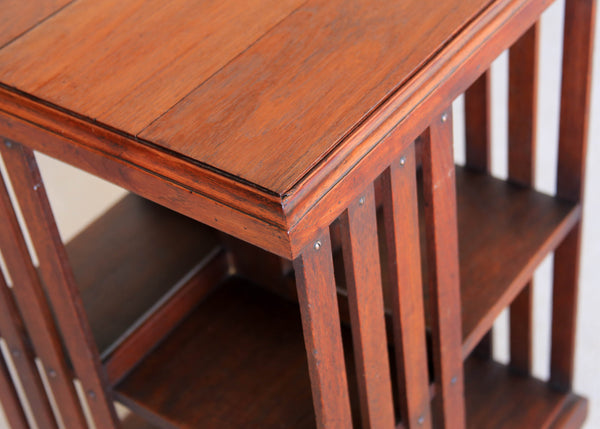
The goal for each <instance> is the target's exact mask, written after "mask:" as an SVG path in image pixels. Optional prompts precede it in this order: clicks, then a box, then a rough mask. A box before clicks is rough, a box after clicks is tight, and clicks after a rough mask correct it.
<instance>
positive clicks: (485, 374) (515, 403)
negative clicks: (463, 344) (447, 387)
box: [465, 358, 587, 429]
mask: <svg viewBox="0 0 600 429" xmlns="http://www.w3.org/2000/svg"><path fill="white" fill-rule="evenodd" d="M491 386H493V388H490V387H491ZM465 403H466V407H467V427H468V428H471V429H481V428H496V429H511V428H563V429H567V428H569V429H571V428H579V427H581V425H580V424H579V425H577V424H571V423H576V422H578V423H581V421H582V420H581V417H582V416H585V414H586V411H587V401H586V400H585V399H583V398H581V397H579V396H577V395H575V394H573V393H567V394H562V393H560V392H557V391H555V390H553V389H552V388H550V386H549V385H548V384H547V383H544V382H542V381H539V380H537V379H534V378H531V377H523V376H520V375H516V374H515V373H514V372H513V371H512V370H511V369H510V368H509V367H505V366H503V365H501V364H499V363H497V362H493V361H490V360H481V359H477V358H470V359H468V360H467V362H466V363H465ZM573 413H575V414H576V416H573ZM577 417H579V419H577ZM578 420H579V421H578Z"/></svg>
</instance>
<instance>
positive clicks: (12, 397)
mask: <svg viewBox="0 0 600 429" xmlns="http://www.w3.org/2000/svg"><path fill="white" fill-rule="evenodd" d="M0 403H1V404H2V405H1V406H2V411H4V416H5V417H6V420H7V421H8V424H9V425H10V427H11V429H29V424H28V423H27V417H25V412H24V411H23V407H22V406H21V401H20V400H19V395H18V394H17V390H16V389H15V386H14V384H13V382H12V379H11V377H10V372H9V370H8V367H7V366H6V362H5V361H4V356H2V354H1V353H0Z"/></svg>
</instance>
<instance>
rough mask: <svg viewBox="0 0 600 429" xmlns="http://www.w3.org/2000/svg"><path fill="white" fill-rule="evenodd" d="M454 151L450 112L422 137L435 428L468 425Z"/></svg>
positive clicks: (434, 123)
mask: <svg viewBox="0 0 600 429" xmlns="http://www.w3.org/2000/svg"><path fill="white" fill-rule="evenodd" d="M454 174H455V173H454V160H453V152H452V110H451V109H449V108H448V109H446V110H445V111H444V113H442V115H441V116H440V117H439V118H438V119H437V120H436V121H434V122H433V123H432V124H431V125H430V127H429V128H428V129H427V131H426V132H425V134H424V138H423V199H424V201H425V210H424V212H425V224H426V226H425V230H426V234H427V245H426V248H427V260H428V270H429V275H428V280H429V309H430V312H431V329H432V342H433V351H432V354H433V363H434V381H435V386H436V398H435V402H434V406H435V408H434V412H435V413H436V415H435V418H436V419H437V421H436V424H439V425H440V427H443V428H453V429H460V428H464V427H465V405H464V398H463V389H464V384H463V383H464V380H463V371H462V354H461V344H462V338H461V334H460V333H461V332H462V331H461V316H460V311H461V305H460V277H459V265H458V237H457V235H458V233H457V227H458V226H457V221H456V184H455V179H454Z"/></svg>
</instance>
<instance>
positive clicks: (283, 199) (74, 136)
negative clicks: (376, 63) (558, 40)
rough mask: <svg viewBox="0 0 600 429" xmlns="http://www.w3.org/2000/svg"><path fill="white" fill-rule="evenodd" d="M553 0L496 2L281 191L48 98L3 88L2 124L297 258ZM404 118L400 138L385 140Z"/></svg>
mask: <svg viewBox="0 0 600 429" xmlns="http://www.w3.org/2000/svg"><path fill="white" fill-rule="evenodd" d="M550 3H551V0H497V1H495V2H493V3H491V4H490V5H489V7H487V8H486V9H485V10H484V11H483V12H482V13H480V14H479V15H478V16H477V17H476V18H475V19H473V20H472V21H471V22H470V23H469V24H468V25H467V27H466V28H465V29H464V30H463V31H462V32H461V34H460V36H457V37H455V38H454V39H453V40H451V41H449V42H448V43H447V44H446V45H445V46H444V48H443V49H442V51H440V53H439V55H438V56H434V58H432V59H430V61H428V62H427V63H426V64H424V66H423V67H422V68H421V69H419V70H418V71H417V72H416V73H415V74H414V76H412V77H411V79H410V81H409V82H407V83H406V84H405V85H403V86H402V87H401V88H400V89H399V90H398V91H396V92H395V93H393V94H390V95H389V97H388V98H387V99H386V101H385V102H384V103H383V104H382V105H381V106H380V107H379V109H378V110H377V111H375V112H373V114H371V115H370V116H369V117H368V118H366V119H365V120H364V122H363V123H361V125H360V126H359V127H358V128H356V129H355V130H353V131H352V133H351V134H350V135H349V136H348V137H347V138H346V139H344V141H343V142H342V143H341V144H339V145H337V146H336V147H335V149H333V150H332V151H331V153H329V154H328V156H327V157H326V158H325V159H323V160H322V161H321V162H320V163H319V165H318V166H316V167H315V168H313V169H312V170H311V171H310V173H309V174H308V175H306V176H305V177H303V178H302V180H301V181H300V182H298V183H297V184H295V185H294V187H293V188H292V189H291V190H290V191H289V192H286V193H285V194H284V195H281V196H277V195H273V193H272V192H270V191H269V190H265V189H262V188H261V189H259V188H257V187H256V186H253V185H252V184H251V183H245V182H244V183H243V182H240V181H239V178H236V177H233V176H230V175H228V174H226V173H224V172H220V171H217V170H213V169H211V168H210V167H208V168H204V167H203V166H200V165H197V164H194V163H193V162H190V160H188V159H185V158H181V157H180V156H178V155H177V154H175V153H172V152H169V151H165V150H164V149H161V148H160V147H158V146H153V145H148V144H147V143H146V142H144V141H139V140H138V141H133V140H131V139H130V138H128V137H127V136H125V135H123V134H121V133H118V132H115V131H112V130H109V129H105V128H102V127H101V126H99V125H98V124H97V123H91V122H90V121H89V120H87V119H86V118H84V117H74V116H72V115H69V114H68V113H67V112H62V111H59V110H56V109H54V108H52V107H51V106H46V105H40V104H39V103H37V102H36V101H35V100H30V99H28V97H27V96H25V95H19V94H16V93H14V92H12V91H10V90H8V89H7V88H6V87H4V86H3V87H2V88H0V110H2V112H0V132H1V133H2V134H3V135H4V136H5V137H8V138H11V139H14V141H26V142H27V144H28V145H30V146H31V147H33V148H35V149H36V150H40V151H42V152H44V153H47V154H50V155H51V156H54V157H57V158H59V159H61V160H64V161H65V162H68V163H71V164H74V165H77V166H79V167H80V168H82V169H84V170H86V171H90V172H92V173H93V174H96V175H99V176H100V177H103V178H105V179H107V180H109V181H113V182H116V183H118V184H119V185H120V186H124V187H126V188H127V189H129V190H131V191H133V192H135V193H137V194H139V195H142V196H144V197H146V198H149V199H151V200H153V201H156V202H160V203H161V204H164V205H166V206H168V207H171V208H173V209H176V210H177V211H179V212H182V213H185V214H186V215H188V216H190V217H193V218H195V219H197V220H199V221H201V222H203V223H206V224H209V225H211V226H213V227H216V228H218V229H221V230H223V231H226V232H228V233H230V234H233V235H235V236H237V237H240V238H243V239H244V240H247V241H249V242H251V243H253V244H255V245H258V246H260V247H262V248H263V249H268V250H269V251H271V252H274V253H277V254H278V255H281V256H284V257H287V258H295V257H296V256H297V255H298V254H299V252H300V251H301V250H302V249H303V248H304V247H305V246H306V245H307V241H306V240H310V237H309V236H308V232H307V231H308V230H309V226H315V225H318V226H319V228H325V227H326V226H327V225H329V223H330V222H331V221H333V220H334V219H335V218H336V217H337V216H339V214H341V212H342V211H343V208H344V207H345V206H346V205H347V202H348V198H350V199H351V198H353V195H352V192H349V191H348V189H347V188H348V186H350V185H351V182H353V181H354V180H356V176H357V175H360V174H363V173H368V174H367V175H368V176H369V178H373V179H374V178H375V177H376V176H377V175H378V174H380V173H381V171H383V170H384V169H385V167H386V163H388V162H389V161H388V160H389V159H393V158H395V157H396V156H397V155H398V154H399V153H400V152H401V151H402V150H404V148H405V147H406V145H408V144H409V143H410V142H411V141H412V140H413V139H414V138H416V137H417V135H418V134H419V133H420V132H422V130H423V129H424V128H425V127H426V126H427V124H428V123H429V122H430V121H431V120H432V119H431V115H436V114H437V113H438V112H436V110H437V109H438V107H437V106H438V104H439V102H440V100H441V99H444V100H446V102H447V103H449V102H450V101H451V100H452V99H453V98H454V97H456V96H458V95H459V94H460V93H462V92H463V91H465V90H466V88H467V87H468V85H469V83H470V82H472V80H474V79H475V78H476V77H477V76H478V75H479V74H480V73H481V72H480V68H481V67H482V65H483V66H486V67H487V66H488V65H489V64H490V63H491V61H492V60H493V59H494V58H495V57H496V56H497V55H498V54H499V53H500V52H502V50H504V49H506V48H507V47H508V46H509V45H510V44H511V43H512V42H514V41H515V40H516V38H517V37H518V34H520V33H521V32H523V31H525V30H526V28H528V27H529V26H530V25H531V24H532V23H533V22H534V21H535V20H536V19H537V16H538V14H539V13H541V11H542V10H543V9H544V8H545V7H547V6H548V5H549V4H550ZM398 124H401V126H398ZM396 126H398V133H396V135H397V136H399V137H397V138H394V139H388V138H386V137H387V136H389V133H390V131H391V130H392V129H394V127H396ZM382 139H383V140H384V141H382ZM392 141H393V143H392ZM384 142H385V144H383V143H384ZM247 149H248V148H244V150H247ZM346 179H348V180H346ZM364 179H365V178H361V180H364ZM366 180H369V179H366ZM317 202H321V203H320V204H317ZM329 204H331V206H329ZM323 206H328V207H327V210H325V211H324V210H323V209H322V208H323Z"/></svg>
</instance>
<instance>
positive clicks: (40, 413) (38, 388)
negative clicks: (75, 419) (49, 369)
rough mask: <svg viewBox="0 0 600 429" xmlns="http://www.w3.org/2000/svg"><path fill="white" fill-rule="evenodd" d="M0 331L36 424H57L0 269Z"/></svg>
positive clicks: (45, 425) (48, 425)
mask: <svg viewBox="0 0 600 429" xmlns="http://www.w3.org/2000/svg"><path fill="white" fill-rule="evenodd" d="M0 335H1V336H2V338H3V339H4V341H5V342H6V346H7V348H8V350H9V351H10V354H11V358H12V362H13V365H14V367H15V369H16V371H17V374H18V377H19V380H20V381H21V385H22V386H23V391H24V393H25V396H26V397H27V401H28V402H29V405H30V407H31V412H32V414H33V417H34V419H35V421H36V423H37V425H38V426H39V427H42V428H48V429H53V428H57V425H56V420H55V419H54V413H53V412H52V408H51V407H50V402H49V401H48V396H47V395H46V391H45V389H44V385H43V383H42V379H41V378H40V373H39V371H38V369H37V367H36V365H35V354H34V351H33V349H32V347H31V344H30V340H29V335H28V334H27V331H26V330H25V327H24V326H23V321H22V320H21V315H20V314H19V310H18V309H17V306H16V304H15V302H14V298H13V295H12V292H11V291H10V289H9V288H8V286H7V285H6V283H5V281H4V276H3V275H2V273H0ZM7 406H8V404H7Z"/></svg>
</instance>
